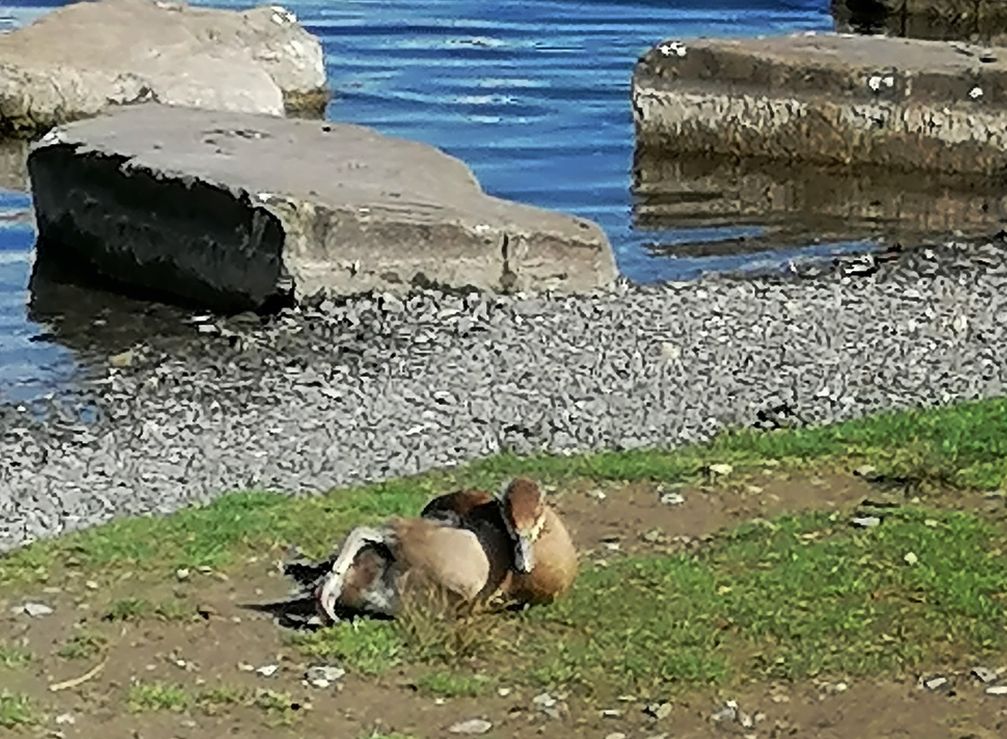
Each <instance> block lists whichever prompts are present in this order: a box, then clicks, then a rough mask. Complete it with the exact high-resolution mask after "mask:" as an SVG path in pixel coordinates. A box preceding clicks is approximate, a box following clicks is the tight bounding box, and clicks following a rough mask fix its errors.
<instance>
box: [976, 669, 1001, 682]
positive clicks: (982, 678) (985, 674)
mask: <svg viewBox="0 0 1007 739" xmlns="http://www.w3.org/2000/svg"><path fill="white" fill-rule="evenodd" d="M972 676H973V677H974V678H976V679H977V680H978V681H979V682H981V683H991V682H993V681H994V680H996V679H997V678H998V677H999V676H1000V674H999V673H998V672H997V671H996V670H991V669H990V668H988V667H982V666H977V667H973V668H972Z"/></svg>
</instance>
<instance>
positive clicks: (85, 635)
mask: <svg viewBox="0 0 1007 739" xmlns="http://www.w3.org/2000/svg"><path fill="white" fill-rule="evenodd" d="M107 645H108V639H106V638H105V637H104V636H102V635H101V634H98V633H94V632H90V631H81V632H79V633H77V634H74V635H73V636H71V637H70V638H69V639H68V640H67V641H66V643H65V644H63V646H61V647H60V648H59V649H58V650H56V656H57V657H62V658H63V659H92V658H93V657H96V656H98V655H99V654H101V652H102V651H103V650H104V649H105V647H106V646H107Z"/></svg>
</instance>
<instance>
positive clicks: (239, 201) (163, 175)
mask: <svg viewBox="0 0 1007 739" xmlns="http://www.w3.org/2000/svg"><path fill="white" fill-rule="evenodd" d="M54 147H65V148H67V149H69V150H71V152H72V155H73V156H75V157H80V156H87V155H92V156H94V157H96V158H101V159H107V160H109V161H112V162H115V168H116V169H120V170H123V171H130V172H136V173H140V174H143V175H146V176H148V177H150V178H151V179H152V180H155V181H164V182H176V183H183V184H186V185H188V184H191V183H193V182H198V183H199V184H201V185H203V186H205V187H207V188H210V189H214V190H218V191H220V192H221V193H226V194H227V195H228V196H229V197H231V198H233V199H234V200H235V202H236V205H238V206H239V207H243V208H247V209H248V211H249V213H250V214H254V213H255V212H256V211H261V212H262V213H263V214H265V215H267V216H268V217H269V218H271V219H273V220H275V221H276V222H277V224H278V225H279V228H280V232H281V233H282V234H283V238H284V240H285V239H286V238H287V230H286V224H285V222H284V220H283V218H282V215H281V214H279V213H277V212H275V211H274V210H273V209H271V208H269V207H266V206H265V205H264V202H263V198H262V195H261V194H259V193H252V192H250V191H248V190H247V189H245V188H243V187H240V186H234V185H232V184H229V183H222V182H220V181H219V180H215V179H213V178H210V177H204V176H199V175H193V174H192V173H188V172H184V171H180V170H177V169H171V168H168V167H162V168H157V169H152V168H151V167H149V166H147V165H146V164H144V163H143V162H142V160H139V159H138V158H137V157H136V156H134V155H127V154H122V153H119V152H112V151H108V150H106V149H103V148H101V147H98V146H91V145H88V144H87V143H86V142H83V141H79V140H74V139H73V138H70V137H68V135H67V133H66V132H65V131H64V130H62V129H61V128H60V127H59V126H54V127H53V128H51V129H50V130H49V131H48V132H47V133H46V134H45V135H44V136H43V137H42V138H41V139H38V140H36V141H34V142H32V143H31V144H30V145H29V147H28V152H27V156H26V159H25V165H26V170H27V173H28V177H29V184H32V183H31V162H32V158H33V156H35V155H36V153H37V152H40V151H43V150H45V149H49V148H54ZM35 190H36V189H35V188H34V187H32V188H31V191H32V207H33V210H35V212H36V233H37V243H39V244H41V243H42V242H43V240H44V238H45V234H44V224H43V223H42V221H41V219H40V217H39V214H38V208H37V203H36V202H35ZM33 253H34V254H35V257H36V266H39V260H38V253H37V249H35V250H33ZM282 254H283V247H282V244H281V246H280V254H279V256H280V257H282ZM73 259H74V257H73V256H71V261H72V260H73ZM279 265H280V272H279V274H278V275H277V279H276V281H275V282H274V285H273V291H272V293H271V294H270V295H268V296H267V297H266V298H265V299H264V300H263V301H258V302H256V301H248V302H247V304H246V305H244V306H242V307H240V308H223V309H221V308H219V307H215V308H213V309H214V310H222V311H223V312H233V311H234V310H248V309H254V310H259V309H262V308H263V307H267V309H268V306H271V305H274V304H275V305H276V306H278V307H282V306H284V305H287V304H289V302H290V299H291V298H292V297H293V295H294V286H293V284H292V279H291V276H290V274H289V272H288V271H287V269H286V265H285V264H284V262H283V260H282V258H281V259H280V263H279ZM92 270H94V274H93V275H80V276H79V277H82V278H84V279H85V280H86V279H88V278H92V279H93V280H94V281H95V282H96V284H97V285H99V286H111V287H112V288H113V289H121V290H125V291H131V290H134V289H138V290H140V291H143V292H144V294H145V295H146V294H147V293H152V292H155V290H154V289H153V288H151V289H145V288H143V286H136V285H129V284H127V283H124V282H122V281H121V280H120V279H119V278H117V277H114V276H111V275H106V274H104V272H102V271H101V270H100V269H97V268H96V267H95V266H94V265H92ZM157 295H158V296H163V297H164V298H165V299H166V300H171V299H172V298H174V299H175V302H178V301H182V302H185V301H186V300H187V299H186V298H185V297H184V296H181V295H176V294H175V293H173V292H170V291H169V292H167V293H157ZM196 302H199V301H196ZM234 302H236V303H237V302H240V301H234ZM200 307H204V306H202V305H200Z"/></svg>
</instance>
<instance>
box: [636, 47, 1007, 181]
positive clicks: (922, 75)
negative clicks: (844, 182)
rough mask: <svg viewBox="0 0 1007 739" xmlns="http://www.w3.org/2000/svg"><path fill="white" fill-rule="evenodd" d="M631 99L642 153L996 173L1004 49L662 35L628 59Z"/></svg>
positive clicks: (1002, 132)
mask: <svg viewBox="0 0 1007 739" xmlns="http://www.w3.org/2000/svg"><path fill="white" fill-rule="evenodd" d="M632 95H633V109H634V117H635V121H636V129H637V136H638V141H639V143H640V145H641V146H642V147H645V148H657V149H660V150H663V151H667V152H670V153H697V154H720V155H727V156H734V157H740V158H749V157H761V158H768V159H775V160H784V161H806V162H816V163H820V164H844V165H879V166H882V167H885V168H889V169H891V168H894V169H901V170H907V171H916V170H930V171H942V172H956V173H981V174H994V175H999V174H1000V173H1002V172H1004V171H1005V170H1007V49H1003V50H1001V49H996V50H994V51H993V52H990V51H988V50H984V49H980V48H978V47H973V46H968V45H965V44H960V43H954V44H951V43H945V42H936V41H921V40H915V39H902V38H882V37H863V36H842V35H837V34H821V35H800V36H779V37H771V38H752V39H700V40H694V41H686V42H676V41H674V40H668V41H665V42H663V43H661V44H658V45H657V46H656V47H654V48H653V49H651V50H650V51H649V52H647V54H645V55H644V56H643V57H642V58H641V59H640V61H639V62H638V63H637V66H636V69H635V71H634V76H633V93H632Z"/></svg>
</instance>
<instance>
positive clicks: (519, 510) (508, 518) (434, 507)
mask: <svg viewBox="0 0 1007 739" xmlns="http://www.w3.org/2000/svg"><path fill="white" fill-rule="evenodd" d="M420 515H421V516H422V517H427V518H438V519H441V520H445V521H447V520H452V522H453V523H454V525H461V526H482V527H487V528H496V529H500V530H503V531H505V532H506V533H507V536H508V539H509V541H510V544H511V548H512V551H511V556H510V558H509V560H510V561H509V562H508V567H509V569H510V570H511V572H510V573H509V575H508V576H507V577H506V578H505V579H504V580H503V581H502V583H501V585H500V588H499V596H500V597H502V598H503V599H504V600H507V601H511V602H513V603H517V604H523V603H527V604H532V605H534V604H540V603H549V602H551V601H553V600H555V599H556V598H557V597H559V596H561V595H563V594H564V593H566V592H567V591H568V590H569V589H570V586H571V585H572V584H573V581H574V579H575V578H576V577H577V571H578V562H577V550H576V548H575V547H574V545H573V541H572V539H571V538H570V534H569V532H568V531H567V529H566V527H565V526H564V525H563V522H562V520H561V519H560V517H559V515H557V513H556V511H555V510H553V508H552V506H550V505H548V503H546V501H545V495H544V494H543V493H542V490H541V488H540V487H539V486H538V485H537V484H536V483H535V482H534V481H533V480H530V479H528V478H523V477H519V478H515V479H513V480H510V481H509V482H507V483H506V484H505V485H504V487H503V489H502V490H501V493H500V495H499V496H498V497H497V498H494V497H493V496H492V495H490V494H489V493H487V492H485V491H482V490H461V491H457V492H453V493H448V494H446V495H442V496H439V497H437V498H434V499H433V500H431V501H430V502H429V503H427V505H426V507H425V508H424V509H423V511H422V513H421V514H420Z"/></svg>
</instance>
